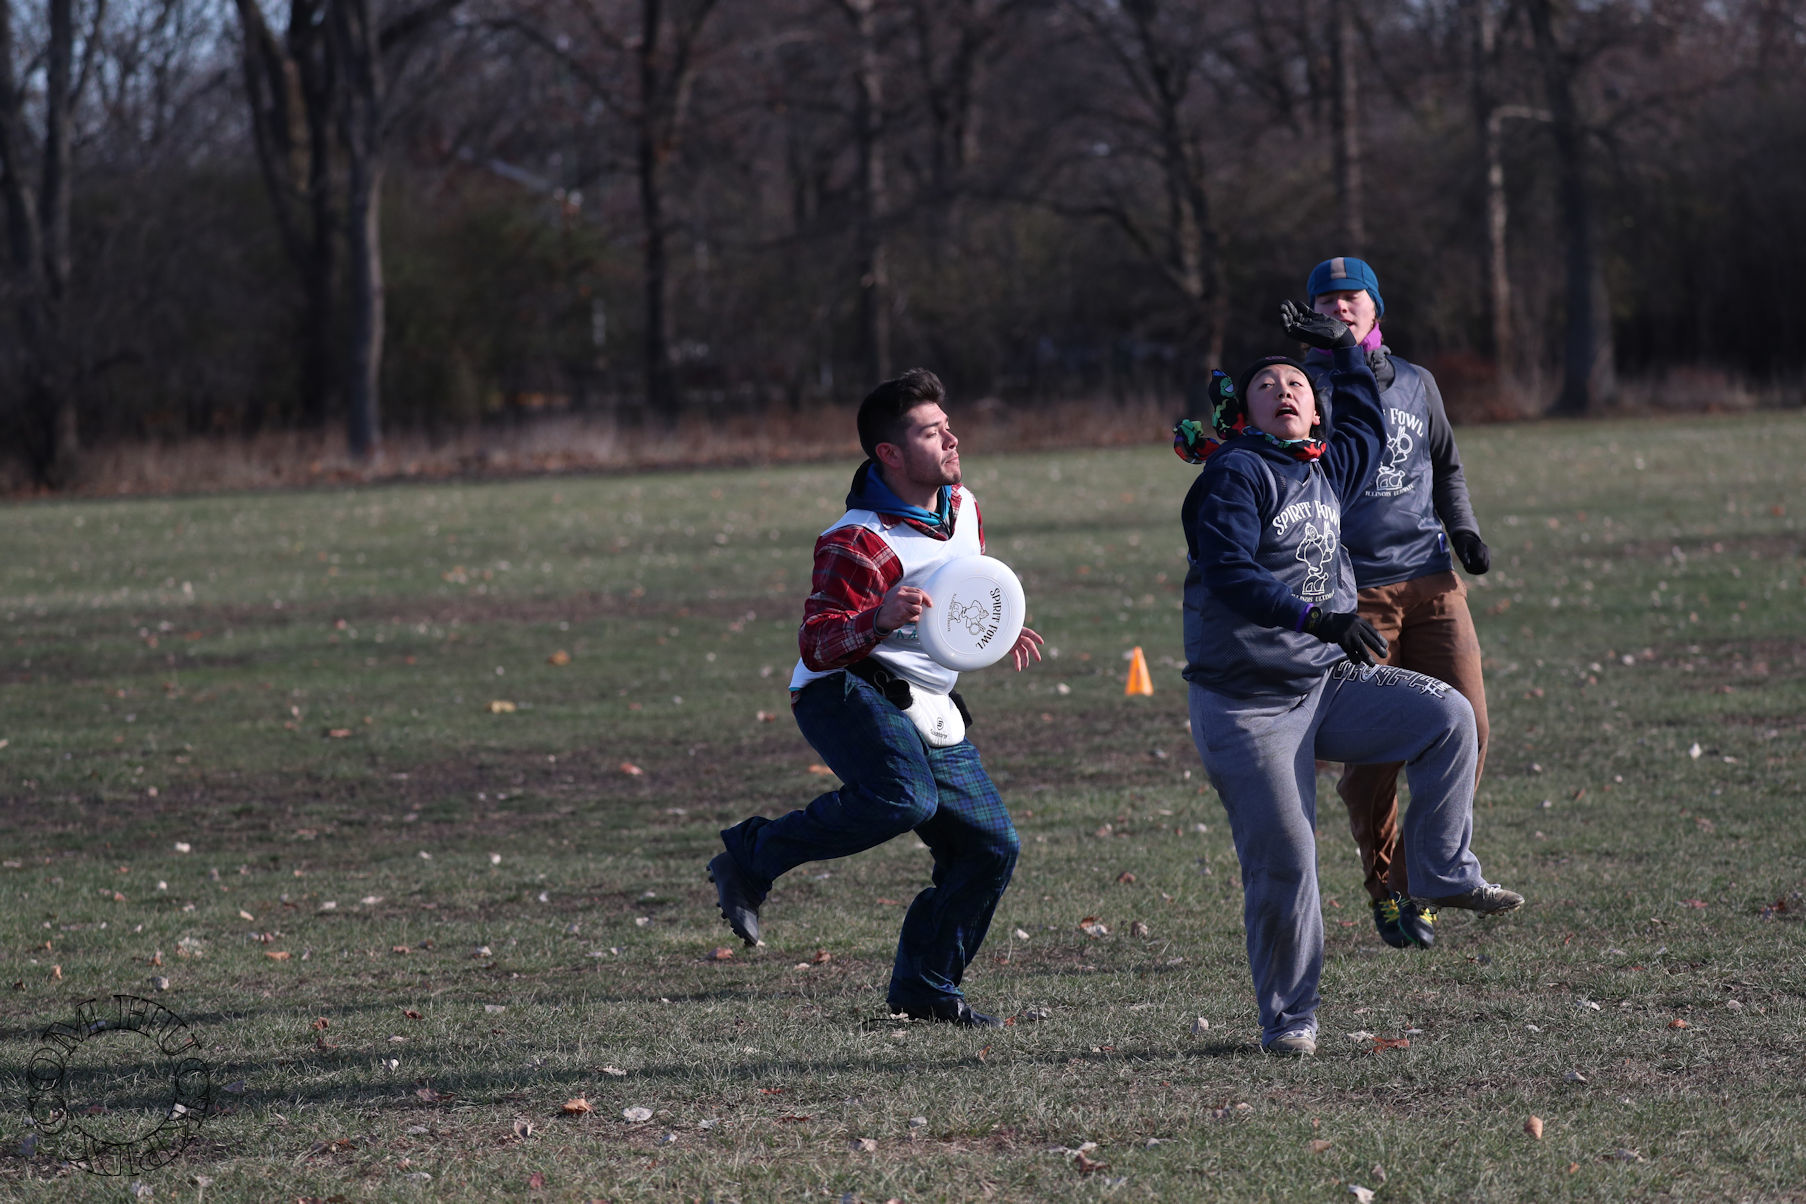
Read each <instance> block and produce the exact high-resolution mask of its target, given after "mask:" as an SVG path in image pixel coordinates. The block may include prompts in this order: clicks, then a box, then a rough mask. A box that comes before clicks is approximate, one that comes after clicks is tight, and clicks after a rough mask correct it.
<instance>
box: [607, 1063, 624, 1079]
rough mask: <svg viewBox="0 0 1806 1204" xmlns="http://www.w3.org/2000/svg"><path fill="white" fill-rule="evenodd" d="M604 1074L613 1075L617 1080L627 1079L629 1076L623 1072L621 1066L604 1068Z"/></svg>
mask: <svg viewBox="0 0 1806 1204" xmlns="http://www.w3.org/2000/svg"><path fill="white" fill-rule="evenodd" d="M602 1073H603V1074H606V1075H612V1076H614V1077H615V1078H617V1079H619V1078H625V1077H626V1075H627V1072H626V1071H625V1070H622V1069H621V1068H620V1067H619V1066H604V1067H603V1068H602Z"/></svg>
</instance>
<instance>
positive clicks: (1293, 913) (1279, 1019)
mask: <svg viewBox="0 0 1806 1204" xmlns="http://www.w3.org/2000/svg"><path fill="white" fill-rule="evenodd" d="M1191 731H1192V739H1193V740H1194V741H1196V742H1197V746H1198V755H1199V756H1200V757H1202V758H1203V761H1204V769H1205V771H1206V772H1207V773H1208V774H1209V775H1210V782H1211V785H1213V786H1214V787H1216V791H1217V794H1218V795H1219V796H1221V798H1222V800H1223V809H1224V810H1225V811H1227V812H1228V813H1229V827H1230V829H1231V830H1232V831H1233V833H1234V835H1235V852H1236V856H1237V857H1239V858H1240V859H1241V863H1242V920H1243V923H1244V925H1245V926H1246V928H1247V932H1248V968H1249V970H1250V971H1251V972H1252V973H1253V975H1254V995H1255V998H1256V1000H1257V1001H1258V1002H1259V1004H1260V1025H1261V1043H1262V1044H1263V1045H1264V1044H1266V1043H1268V1042H1271V1041H1272V1040H1273V1038H1275V1037H1277V1036H1279V1035H1280V1034H1281V1033H1284V1032H1288V1031H1290V1030H1293V1029H1300V1028H1303V1029H1310V1030H1311V1031H1313V1032H1315V1031H1316V1028H1317V1018H1316V1017H1317V1004H1318V994H1317V983H1318V980H1319V979H1320V978H1321V977H1322V976H1323V912H1322V908H1321V906H1320V905H1319V903H1318V899H1317V842H1316V827H1317V760H1318V759H1319V758H1321V759H1323V760H1325V761H1344V762H1348V763H1351V764H1369V763H1374V762H1388V761H1403V762H1404V763H1405V776H1406V780H1407V781H1408V782H1409V783H1410V785H1411V805H1410V807H1409V809H1408V810H1407V811H1406V812H1405V820H1404V833H1403V843H1404V855H1405V865H1406V868H1407V870H1408V871H1409V874H1410V880H1411V893H1412V894H1413V895H1416V896H1418V897H1420V898H1440V897H1443V896H1446V895H1458V894H1461V893H1463V892H1464V891H1468V890H1471V889H1473V888H1474V887H1476V886H1478V885H1480V883H1481V881H1482V878H1481V876H1480V863H1479V862H1478V861H1477V860H1475V858H1474V854H1473V851H1472V850H1471V849H1469V848H1468V842H1469V840H1470V839H1471V838H1472V836H1473V831H1474V767H1475V760H1476V757H1477V753H1476V750H1475V742H1474V712H1473V708H1472V707H1471V706H1469V705H1468V702H1467V699H1465V698H1463V697H1462V696H1461V695H1460V694H1458V693H1456V692H1455V691H1454V690H1453V689H1452V688H1450V687H1449V686H1448V685H1446V684H1444V683H1443V682H1440V681H1437V680H1436V679H1435V678H1433V677H1426V676H1424V675H1423V674H1421V673H1413V672H1411V671H1410V670H1408V669H1396V668H1392V667H1390V666H1386V665H1381V666H1378V667H1360V666H1356V665H1353V664H1351V663H1349V662H1347V661H1343V662H1342V663H1341V664H1339V665H1337V666H1336V667H1335V668H1333V669H1331V670H1330V671H1329V672H1328V673H1326V674H1324V676H1323V679H1322V680H1321V681H1319V682H1318V683H1317V685H1316V686H1314V687H1313V688H1312V689H1311V691H1310V692H1309V693H1308V694H1304V695H1300V696H1297V697H1282V698H1259V699H1244V698H1231V697H1229V696H1227V695H1224V694H1217V693H1214V692H1212V691H1210V690H1207V689H1205V688H1204V687H1202V686H1199V685H1196V684H1193V685H1192V687H1191Z"/></svg>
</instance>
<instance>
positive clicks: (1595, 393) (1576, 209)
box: [1526, 0, 1618, 414]
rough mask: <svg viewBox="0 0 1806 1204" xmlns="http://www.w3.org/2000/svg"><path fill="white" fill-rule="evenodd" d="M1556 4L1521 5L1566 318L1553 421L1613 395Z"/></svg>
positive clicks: (1595, 250)
mask: <svg viewBox="0 0 1806 1204" xmlns="http://www.w3.org/2000/svg"><path fill="white" fill-rule="evenodd" d="M1559 2H1560V0H1526V8H1527V11H1528V14H1529V17H1530V28H1531V31H1532V35H1533V37H1534V39H1535V46H1536V56H1537V61H1538V65H1539V66H1540V67H1541V69H1542V75H1543V86H1544V89H1545V91H1546V93H1547V96H1548V101H1549V113H1550V133H1551V135H1552V136H1553V138H1554V142H1555V170H1556V177H1557V181H1558V183H1557V195H1558V196H1559V199H1560V207H1561V228H1562V242H1563V245H1564V248H1565V251H1566V261H1567V288H1566V290H1565V293H1566V298H1567V317H1566V320H1565V332H1566V333H1565V336H1564V338H1563V340H1562V345H1563V349H1564V350H1563V355H1562V385H1561V394H1560V396H1558V397H1557V398H1556V401H1555V405H1554V412H1555V413H1557V414H1584V413H1586V412H1587V411H1588V410H1589V409H1591V408H1592V407H1593V406H1594V405H1595V404H1598V403H1602V402H1609V401H1610V400H1612V398H1613V397H1614V396H1616V394H1617V390H1618V381H1617V366H1616V363H1615V360H1614V358H1613V352H1612V327H1611V310H1610V305H1609V302H1608V300H1607V297H1606V291H1605V272H1604V270H1603V267H1602V265H1601V263H1600V256H1599V232H1598V229H1597V219H1596V218H1595V216H1594V198H1593V190H1592V186H1591V183H1590V182H1589V180H1588V169H1589V165H1590V162H1591V153H1590V147H1589V134H1588V130H1587V127H1586V125H1585V123H1584V121H1583V119H1582V116H1581V112H1580V104H1579V101H1578V99H1577V97H1576V96H1575V76H1576V74H1577V72H1578V57H1577V56H1576V55H1574V54H1573V53H1572V52H1571V51H1570V50H1569V49H1568V48H1567V47H1566V46H1564V45H1563V44H1562V43H1561V41H1560V40H1559V37H1558V31H1557V29H1556V21H1557V13H1556V6H1557V4H1558V3H1559Z"/></svg>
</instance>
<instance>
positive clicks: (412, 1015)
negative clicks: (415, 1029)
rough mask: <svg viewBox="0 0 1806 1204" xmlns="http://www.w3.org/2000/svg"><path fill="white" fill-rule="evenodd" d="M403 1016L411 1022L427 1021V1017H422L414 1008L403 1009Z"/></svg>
mask: <svg viewBox="0 0 1806 1204" xmlns="http://www.w3.org/2000/svg"><path fill="white" fill-rule="evenodd" d="M401 1014H402V1015H404V1016H406V1017H407V1018H408V1019H409V1020H425V1019H426V1017H425V1016H422V1015H421V1014H420V1013H419V1012H416V1011H415V1010H414V1009H413V1008H402V1009H401Z"/></svg>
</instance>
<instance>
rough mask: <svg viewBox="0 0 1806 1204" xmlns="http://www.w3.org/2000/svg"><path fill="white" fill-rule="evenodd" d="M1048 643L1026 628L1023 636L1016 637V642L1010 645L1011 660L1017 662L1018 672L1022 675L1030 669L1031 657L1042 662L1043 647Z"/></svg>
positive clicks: (1023, 630)
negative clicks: (1029, 661) (1025, 670)
mask: <svg viewBox="0 0 1806 1204" xmlns="http://www.w3.org/2000/svg"><path fill="white" fill-rule="evenodd" d="M1046 642H1047V641H1046V640H1043V639H1042V638H1041V637H1040V635H1039V634H1038V633H1036V632H1035V631H1034V630H1032V629H1030V628H1027V627H1024V628H1023V629H1022V634H1021V635H1019V636H1017V637H1016V642H1015V643H1014V644H1011V645H1010V659H1011V660H1013V661H1015V662H1016V672H1018V673H1020V672H1022V671H1023V670H1024V669H1026V668H1028V658H1029V657H1031V656H1032V657H1034V658H1035V659H1036V660H1040V659H1041V645H1042V644H1045V643H1046Z"/></svg>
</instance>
